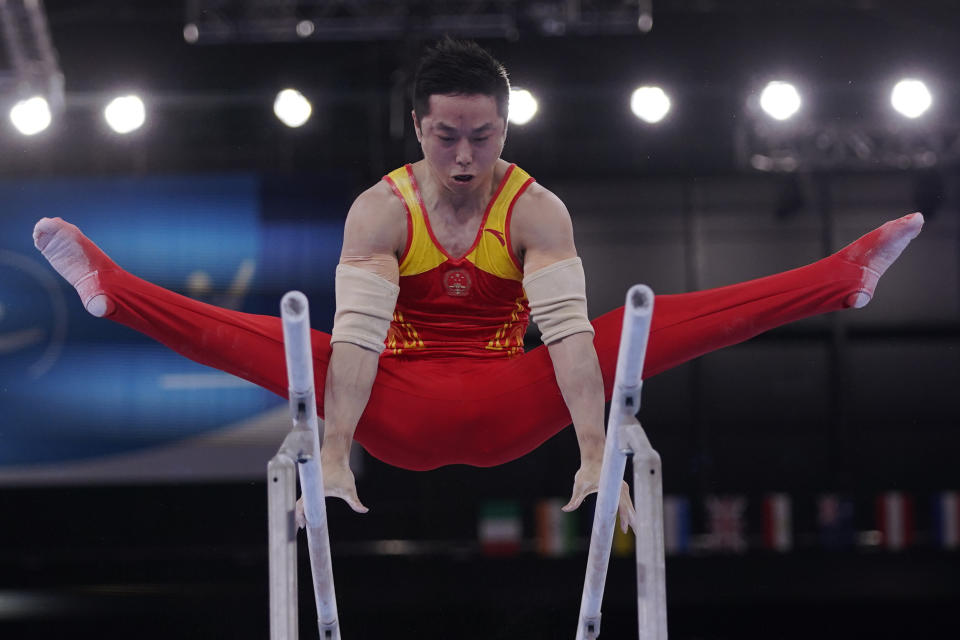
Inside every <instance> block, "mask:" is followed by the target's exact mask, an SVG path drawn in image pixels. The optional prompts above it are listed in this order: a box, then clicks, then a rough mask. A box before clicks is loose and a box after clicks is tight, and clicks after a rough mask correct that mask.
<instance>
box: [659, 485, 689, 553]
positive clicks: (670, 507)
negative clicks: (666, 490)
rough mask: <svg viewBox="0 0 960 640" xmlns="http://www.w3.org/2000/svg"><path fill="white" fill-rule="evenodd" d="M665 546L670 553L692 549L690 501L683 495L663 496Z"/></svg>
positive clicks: (685, 551)
mask: <svg viewBox="0 0 960 640" xmlns="http://www.w3.org/2000/svg"><path fill="white" fill-rule="evenodd" d="M663 546H664V548H665V550H666V552H667V554H668V555H678V554H682V553H687V552H688V551H689V550H690V501H689V500H688V499H687V498H685V497H683V496H664V498H663Z"/></svg>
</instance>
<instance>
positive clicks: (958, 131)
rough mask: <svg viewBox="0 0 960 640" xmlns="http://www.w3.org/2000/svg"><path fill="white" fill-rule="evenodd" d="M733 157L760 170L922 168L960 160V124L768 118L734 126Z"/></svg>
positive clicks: (743, 164) (740, 162)
mask: <svg viewBox="0 0 960 640" xmlns="http://www.w3.org/2000/svg"><path fill="white" fill-rule="evenodd" d="M736 136H737V140H736V148H737V151H736V152H737V162H738V163H739V164H740V165H741V166H743V167H752V168H753V169H757V170H760V171H775V172H789V171H820V170H836V169H848V170H855V171H858V170H876V169H926V168H932V167H936V166H939V165H944V164H947V163H955V162H957V161H958V160H960V123H957V122H940V123H936V124H931V125H924V124H920V123H917V122H906V121H905V122H903V123H880V122H873V123H871V122H851V123H830V124H820V123H809V122H808V123H803V124H797V125H790V124H789V123H774V122H761V121H755V122H751V123H747V124H745V125H741V126H740V127H739V128H738V129H737V131H736Z"/></svg>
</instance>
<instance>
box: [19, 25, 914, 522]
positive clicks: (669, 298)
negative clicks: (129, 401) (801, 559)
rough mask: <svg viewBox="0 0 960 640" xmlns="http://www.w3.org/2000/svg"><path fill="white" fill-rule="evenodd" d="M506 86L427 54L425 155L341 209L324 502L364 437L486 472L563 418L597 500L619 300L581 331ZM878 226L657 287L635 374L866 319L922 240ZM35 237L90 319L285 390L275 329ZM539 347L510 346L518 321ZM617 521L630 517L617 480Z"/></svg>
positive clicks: (581, 307)
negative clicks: (837, 321) (833, 242)
mask: <svg viewBox="0 0 960 640" xmlns="http://www.w3.org/2000/svg"><path fill="white" fill-rule="evenodd" d="M509 92H510V85H509V81H508V79H507V73H506V71H505V69H504V67H503V66H502V65H501V64H500V63H498V62H497V61H496V60H495V59H494V58H493V57H492V56H491V55H490V54H489V53H488V52H486V51H485V50H483V49H482V48H480V47H479V46H478V45H476V44H475V43H472V42H461V41H455V40H451V39H445V40H443V41H441V42H439V43H438V44H437V45H436V46H434V47H433V48H431V49H429V50H428V51H427V52H426V54H425V55H424V57H423V59H422V60H421V63H420V66H419V69H418V71H417V74H416V77H415V80H414V94H413V113H412V117H413V124H414V127H415V130H416V134H417V139H418V140H419V142H420V145H421V149H422V151H423V159H421V160H419V161H417V162H415V163H413V164H408V165H406V166H403V167H401V168H399V169H396V170H395V171H392V172H390V173H389V174H388V175H386V176H385V177H384V178H383V180H382V181H380V182H378V183H377V184H375V185H374V186H372V187H370V188H369V189H367V190H366V191H365V192H363V193H362V194H360V195H359V196H358V197H357V199H356V200H355V201H354V203H353V205H352V206H351V207H350V210H349V212H348V213H347V217H346V222H345V227H344V235H343V248H342V253H341V256H340V264H339V265H338V267H337V269H336V314H335V317H334V325H333V330H332V333H331V334H326V333H323V332H319V331H314V332H313V334H312V341H313V361H314V376H315V379H316V384H317V387H318V389H322V390H323V392H322V393H319V392H318V394H317V395H318V398H317V412H318V414H319V415H320V417H321V418H323V420H324V423H325V429H324V433H323V445H322V449H321V463H322V466H323V480H324V485H325V488H326V495H328V496H335V497H339V498H342V499H343V500H345V501H346V502H347V503H348V504H349V505H350V507H351V508H353V509H354V510H355V511H357V512H361V513H363V512H366V511H367V508H366V507H365V506H364V505H363V503H361V501H360V499H359V497H358V495H357V490H356V482H355V479H354V476H353V473H352V472H351V470H350V467H349V464H348V459H349V452H350V447H351V444H352V442H353V441H354V440H356V441H357V442H359V443H360V444H361V445H362V446H363V447H364V448H365V449H366V450H367V451H368V452H369V453H370V454H371V455H373V456H374V457H376V458H378V459H380V460H382V461H384V462H386V463H388V464H391V465H395V466H398V467H402V468H405V469H411V470H428V469H434V468H436V467H440V466H443V465H449V464H469V465H475V466H493V465H499V464H503V463H505V462H508V461H511V460H514V459H516V458H519V457H520V456H523V455H525V454H526V453H528V452H530V451H532V450H533V449H535V448H537V447H538V446H539V445H540V444H541V443H543V442H544V441H546V440H547V439H548V438H550V437H551V436H553V435H554V434H556V433H558V432H559V431H560V430H562V429H563V428H564V427H566V426H567V425H569V424H571V422H572V424H573V427H574V431H575V432H576V437H577V442H578V445H579V450H580V467H579V469H578V470H577V471H576V474H575V475H574V480H573V490H572V495H571V498H570V501H569V502H568V503H567V505H566V506H564V507H563V509H564V510H565V511H571V510H573V509H576V508H577V507H579V505H580V504H581V502H583V500H584V498H585V497H586V496H588V495H589V494H591V493H594V492H596V491H597V487H598V482H599V478H600V466H601V461H602V458H603V443H604V437H605V434H604V424H603V421H604V401H605V400H609V399H610V396H611V393H612V385H613V378H614V371H615V367H616V358H617V348H618V341H619V337H620V327H621V323H622V316H623V309H622V308H621V309H617V310H614V311H611V312H609V313H607V314H605V315H602V316H600V317H599V318H597V319H595V320H593V321H592V322H591V321H589V319H588V316H587V304H586V294H585V286H584V272H583V267H582V265H581V261H580V259H579V258H578V257H577V251H576V248H575V245H574V238H573V228H572V224H571V220H570V216H569V214H568V213H567V210H566V208H565V207H564V204H563V202H561V201H560V199H559V198H557V196H555V195H554V194H553V193H551V192H550V191H548V190H547V189H546V188H544V187H543V186H541V185H539V184H538V183H536V182H534V180H533V178H531V177H530V176H529V175H528V174H527V173H526V172H525V171H523V170H522V169H521V168H520V167H517V166H516V165H513V164H510V163H508V162H507V161H505V160H503V159H501V157H500V154H501V152H502V150H503V145H504V142H505V139H506V133H507V120H506V118H507V105H508V99H509ZM922 225H923V216H922V215H921V214H919V213H914V214H910V215H907V216H904V217H902V218H899V219H897V220H893V221H890V222H888V223H886V224H884V225H883V226H881V227H879V228H878V229H876V230H874V231H872V232H870V233H868V234H867V235H865V236H863V237H861V238H860V239H859V240H856V241H855V242H853V243H852V244H850V245H848V246H847V247H846V248H844V249H842V250H841V251H839V252H837V253H835V254H833V255H831V256H828V257H826V258H823V259H821V260H819V261H817V262H814V263H813V264H810V265H807V266H805V267H801V268H799V269H794V270H792V271H788V272H785V273H780V274H775V275H772V276H768V277H765V278H760V279H758V280H752V281H749V282H745V283H741V284H734V285H731V286H726V287H722V288H719V289H713V290H709V291H700V292H694V293H687V294H681V295H661V296H657V298H656V303H655V306H654V315H653V320H652V326H651V332H650V343H649V347H648V350H647V358H646V363H645V367H644V378H649V377H650V376H653V375H655V374H657V373H659V372H661V371H664V370H666V369H669V368H671V367H674V366H676V365H678V364H681V363H683V362H685V361H687V360H690V359H692V358H695V357H697V356H699V355H702V354H704V353H707V352H709V351H712V350H714V349H718V348H720V347H724V346H727V345H731V344H735V343H738V342H741V341H743V340H746V339H748V338H751V337H753V336H755V335H757V334H759V333H762V332H764V331H767V330H769V329H772V328H774V327H777V326H780V325H783V324H785V323H788V322H792V321H794V320H799V319H801V318H805V317H808V316H811V315H814V314H819V313H825V312H828V311H836V310H840V309H844V308H860V307H863V306H864V305H866V304H867V302H869V300H870V298H871V297H872V296H873V294H874V289H875V287H876V285H877V280H878V279H879V278H880V276H882V275H883V273H884V272H885V271H886V270H887V268H888V267H889V266H890V265H891V264H892V263H893V262H894V261H895V260H896V259H897V257H898V256H899V255H900V253H901V252H902V251H903V250H904V248H905V247H906V246H907V244H908V243H909V242H910V241H911V240H912V239H913V238H914V237H916V235H917V234H918V233H919V232H920V228H921V227H922ZM33 237H34V243H35V245H36V247H37V249H39V250H40V251H41V252H42V254H43V256H44V257H45V258H46V259H47V260H48V261H49V262H50V264H51V265H52V266H53V268H54V269H55V270H56V271H57V272H58V273H60V275H61V276H63V277H64V278H65V279H66V280H67V282H69V283H70V284H71V285H72V286H74V287H75V288H76V290H77V292H78V293H79V295H80V298H81V301H82V302H83V304H84V306H85V308H86V309H87V311H88V312H90V313H91V314H92V315H94V316H97V317H107V318H110V319H111V320H114V321H116V322H119V323H121V324H124V325H126V326H128V327H131V328H133V329H135V330H137V331H140V332H142V333H144V334H146V335H148V336H150V337H151V338H153V339H155V340H157V341H159V342H161V343H163V344H165V345H167V346H168V347H170V348H171V349H173V350H175V351H177V352H178V353H180V354H182V355H184V356H186V357H188V358H190V359H192V360H195V361H197V362H200V363H202V364H205V365H209V366H211V367H215V368H217V369H221V370H223V371H227V372H229V373H232V374H234V375H237V376H240V377H241V378H244V379H246V380H249V381H251V382H254V383H256V384H258V385H260V386H262V387H265V388H267V389H269V390H271V391H273V392H274V393H277V394H279V395H281V396H285V395H286V393H287V381H286V370H285V364H284V350H283V337H282V328H281V321H280V319H279V318H276V317H268V316H260V315H252V314H246V313H241V312H237V311H231V310H226V309H221V308H218V307H214V306H211V305H208V304H204V303H201V302H198V301H196V300H192V299H190V298H187V297H184V296H182V295H179V294H176V293H173V292H171V291H167V290H165V289H162V288H160V287H157V286H155V285H153V284H150V283H148V282H146V281H144V280H141V279H140V278H137V277H136V276H134V275H132V274H130V273H128V272H126V271H124V270H123V269H122V268H120V267H119V266H117V265H116V264H115V263H114V262H113V261H111V260H110V258H109V257H108V256H107V255H106V254H104V253H103V252H102V251H101V250H100V249H99V248H98V247H97V246H96V245H95V244H94V243H93V242H92V241H90V240H89V239H88V238H87V237H86V236H84V235H83V234H82V233H81V232H80V230H79V229H77V227H75V226H74V225H72V224H70V223H68V222H65V221H63V220H61V219H59V218H52V219H50V218H44V219H42V220H40V221H39V222H38V223H37V225H36V227H35V229H34V234H33ZM531 317H532V318H533V320H534V322H535V323H536V324H537V326H538V327H539V329H540V331H541V334H542V338H543V343H544V346H542V347H538V348H535V349H532V350H530V351H529V352H524V346H523V336H524V333H525V332H526V329H527V325H528V322H529V319H530V318H531ZM619 509H620V516H621V526H623V527H626V526H627V525H628V524H632V523H633V519H634V514H633V506H632V504H631V501H630V497H629V490H628V489H627V486H626V484H625V483H624V484H623V485H622V487H621V495H620V507H619Z"/></svg>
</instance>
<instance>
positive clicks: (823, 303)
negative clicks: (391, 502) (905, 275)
mask: <svg viewBox="0 0 960 640" xmlns="http://www.w3.org/2000/svg"><path fill="white" fill-rule="evenodd" d="M111 266H112V265H111ZM861 279H862V268H861V267H860V266H859V265H857V264H854V263H852V262H849V261H847V260H845V259H843V258H842V257H840V256H839V255H837V254H835V255H833V256H829V257H827V258H824V259H823V260H820V261H818V262H815V263H813V264H811V265H808V266H805V267H801V268H799V269H794V270H792V271H787V272H785V273H779V274H776V275H772V276H768V277H765V278H760V279H758V280H752V281H749V282H744V283H741V284H735V285H731V286H727V287H722V288H719V289H711V290H708V291H700V292H695V293H687V294H681V295H658V296H656V299H655V302H654V314H653V319H652V324H651V333H650V342H649V345H648V348H647V359H646V363H645V367H644V378H649V377H651V376H653V375H656V374H657V373H659V372H661V371H664V370H666V369H669V368H671V367H674V366H676V365H678V364H681V363H683V362H686V361H687V360H690V359H692V358H695V357H697V356H700V355H702V354H704V353H707V352H709V351H713V350H714V349H719V348H721V347H725V346H728V345H732V344H735V343H738V342H742V341H744V340H747V339H748V338H751V337H753V336H755V335H757V334H759V333H762V332H764V331H767V330H769V329H772V328H774V327H777V326H780V325H783V324H786V323H788V322H793V321H795V320H799V319H802V318H806V317H808V316H811V315H815V314H819V313H825V312H828V311H836V310H839V309H842V308H844V307H845V306H847V304H846V300H847V297H848V296H849V295H850V294H851V293H853V292H855V291H857V289H858V288H860V285H861ZM100 284H101V287H102V289H103V291H104V292H105V293H107V294H108V295H109V296H110V297H111V298H112V300H113V301H114V302H115V304H116V311H115V312H113V313H112V314H111V315H110V316H109V317H110V319H112V320H115V321H117V322H120V323H121V324H124V325H126V326H128V327H131V328H132V329H135V330H137V331H139V332H141V333H144V334H146V335H148V336H150V337H151V338H153V339H155V340H157V341H159V342H161V343H163V344H164V345H166V346H168V347H170V348H171V349H173V350H174V351H177V352H178V353H180V354H182V355H184V356H186V357H188V358H190V359H191V360H195V361H197V362H199V363H201V364H205V365H209V366H211V367H215V368H217V369H221V370H223V371H226V372H229V373H232V374H234V375H237V376H239V377H241V378H244V379H246V380H249V381H251V382H254V383H255V384H257V385H260V386H262V387H264V388H266V389H269V390H270V391H273V392H274V393H276V394H278V395H281V396H286V394H287V379H286V377H287V376H286V365H285V361H284V351H283V331H282V327H281V322H280V319H279V318H276V317H269V316H261V315H252V314H247V313H241V312H238V311H231V310H227V309H221V308H219V307H214V306H212V305H208V304H204V303H202V302H198V301H196V300H192V299H190V298H187V297H184V296H181V295H179V294H176V293H173V292H171V291H167V290H165V289H162V288H160V287H158V286H156V285H153V284H150V283H149V282H146V281H144V280H141V279H140V278H137V277H136V276H133V275H131V274H129V273H127V272H125V271H123V270H121V269H119V268H116V269H114V268H110V269H106V270H101V272H100ZM622 319H623V309H622V308H620V309H617V310H614V311H611V312H609V313H607V314H606V315H603V316H601V317H599V318H597V319H596V320H594V321H593V326H594V328H595V329H596V337H595V339H594V344H595V346H596V349H597V355H598V356H599V359H600V368H601V370H602V372H603V384H604V392H605V393H606V398H607V400H609V399H610V396H611V393H612V386H613V378H614V372H615V369H616V359H617V353H618V342H619V339H620V330H621V324H622ZM329 357H330V336H329V335H328V334H326V333H322V332H320V331H313V362H314V376H315V379H316V385H317V389H318V390H319V391H318V394H317V396H318V397H317V404H318V413H319V414H320V416H321V417H323V388H324V380H325V378H326V373H327V362H328V359H329ZM570 422H571V419H570V414H569V412H568V411H567V407H566V404H565V403H564V401H563V397H562V396H561V394H560V390H559V388H558V387H557V383H556V380H555V378H554V372H553V366H552V363H551V361H550V357H549V354H548V352H547V349H546V348H545V347H538V348H536V349H533V350H531V351H529V352H527V353H525V354H523V355H521V356H517V357H514V358H511V359H506V358H505V359H503V360H498V359H493V360H490V359H470V358H450V359H435V360H426V359H425V360H416V359H411V358H409V357H403V356H401V357H384V358H381V359H380V366H379V371H378V373H377V377H376V381H375V383H374V386H373V391H372V393H371V396H370V401H369V403H368V405H367V408H366V410H365V411H364V413H363V417H362V419H361V420H360V424H359V425H358V427H357V430H356V434H355V439H356V441H357V442H359V443H360V444H361V445H363V447H364V448H365V449H366V450H367V451H368V452H369V453H370V454H372V455H373V456H375V457H377V458H379V459H380V460H382V461H384V462H386V463H388V464H391V465H394V466H397V467H402V468H405V469H412V470H427V469H433V468H436V467H439V466H443V465H448V464H470V465H475V466H493V465H498V464H502V463H505V462H509V461H511V460H514V459H516V458H519V457H520V456H523V455H524V454H526V453H529V452H530V451H532V450H533V449H535V448H537V447H538V446H539V445H540V444H541V443H543V442H544V441H546V440H547V439H548V438H550V437H552V436H553V435H554V434H556V433H557V432H559V431H560V430H561V429H563V428H564V427H566V426H568V425H569V424H570Z"/></svg>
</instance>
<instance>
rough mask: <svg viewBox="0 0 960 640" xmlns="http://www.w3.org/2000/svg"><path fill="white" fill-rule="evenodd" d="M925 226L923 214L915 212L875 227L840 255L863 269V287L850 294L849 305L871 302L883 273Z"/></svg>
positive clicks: (839, 254)
mask: <svg viewBox="0 0 960 640" xmlns="http://www.w3.org/2000/svg"><path fill="white" fill-rule="evenodd" d="M922 227H923V214H921V213H911V214H910V215H906V216H903V217H902V218H897V219H896V220H891V221H890V222H888V223H886V224H885V225H883V226H881V227H879V228H877V229H874V230H873V231H871V232H870V233H868V234H867V235H865V236H862V237H861V238H860V239H859V240H857V241H855V242H854V243H853V244H849V245H847V246H846V247H845V248H844V249H842V250H840V252H839V253H837V254H836V255H837V257H839V258H840V259H842V260H846V261H847V262H852V263H854V264H857V265H859V266H860V267H861V268H862V270H863V277H862V280H861V283H860V289H858V290H857V291H855V292H854V293H851V294H850V295H849V296H847V300H846V303H847V306H848V307H853V308H855V309H859V308H861V307H864V306H866V304H867V303H868V302H870V298H872V297H873V291H874V289H875V288H876V286H877V281H878V280H879V279H880V276H882V275H883V273H884V272H885V271H886V270H887V269H888V268H889V267H890V265H892V264H893V263H894V261H895V260H896V259H897V258H899V257H900V254H901V253H902V252H903V250H904V249H906V248H907V245H908V244H910V241H911V240H913V239H914V238H916V237H917V234H919V233H920V229H921V228H922Z"/></svg>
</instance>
